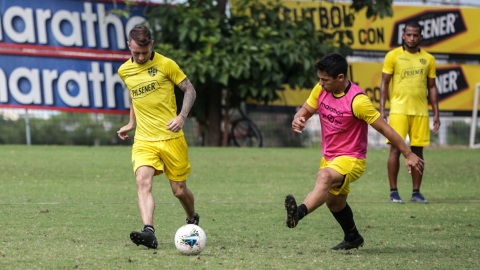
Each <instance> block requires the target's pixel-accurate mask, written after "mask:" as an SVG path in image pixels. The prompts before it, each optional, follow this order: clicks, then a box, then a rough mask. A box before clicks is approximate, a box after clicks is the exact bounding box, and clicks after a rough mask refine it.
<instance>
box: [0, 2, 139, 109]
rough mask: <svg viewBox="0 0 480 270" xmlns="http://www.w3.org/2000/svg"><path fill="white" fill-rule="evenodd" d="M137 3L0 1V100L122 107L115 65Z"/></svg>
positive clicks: (22, 104) (123, 52)
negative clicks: (119, 12) (122, 13)
mask: <svg viewBox="0 0 480 270" xmlns="http://www.w3.org/2000/svg"><path fill="white" fill-rule="evenodd" d="M145 7H146V6H145V5H133V6H130V10H129V11H130V13H131V16H130V17H129V18H125V17H119V16H117V15H115V14H114V13H113V12H111V11H112V10H113V9H115V8H116V9H118V10H123V9H125V8H126V6H125V4H124V3H123V2H120V1H116V2H114V1H80V0H78V1H75V0H43V1H36V0H16V1H4V2H2V5H0V18H1V23H0V55H1V57H2V61H0V107H16V108H36V109H55V110H64V111H79V112H108V113H122V114H123V113H128V109H129V102H128V89H126V88H125V86H124V84H123V82H122V80H121V79H120V77H119V76H118V74H117V69H118V68H119V67H120V65H121V64H122V63H124V62H125V61H126V60H127V59H129V58H130V52H129V50H128V46H127V39H128V32H129V31H130V30H131V29H132V28H133V27H134V26H135V25H137V24H141V23H143V22H144V21H145V20H146V19H145V16H144V12H145Z"/></svg>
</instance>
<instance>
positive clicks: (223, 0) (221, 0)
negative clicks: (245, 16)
mask: <svg viewBox="0 0 480 270" xmlns="http://www.w3.org/2000/svg"><path fill="white" fill-rule="evenodd" d="M227 1H228V0H217V12H218V13H220V15H225V11H226V7H227Z"/></svg>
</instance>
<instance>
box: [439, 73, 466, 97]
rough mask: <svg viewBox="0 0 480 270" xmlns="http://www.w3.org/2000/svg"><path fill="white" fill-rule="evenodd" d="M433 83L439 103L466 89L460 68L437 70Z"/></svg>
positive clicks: (464, 78)
mask: <svg viewBox="0 0 480 270" xmlns="http://www.w3.org/2000/svg"><path fill="white" fill-rule="evenodd" d="M435 82H436V84H437V90H438V100H439V101H440V100H443V99H446V98H449V97H451V96H453V95H456V94H458V93H460V92H461V91H463V90H466V89H468V82H467V79H466V77H465V74H464V73H463V70H462V68H461V67H452V68H438V69H437V78H435Z"/></svg>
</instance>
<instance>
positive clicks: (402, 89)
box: [380, 21, 440, 203]
mask: <svg viewBox="0 0 480 270" xmlns="http://www.w3.org/2000/svg"><path fill="white" fill-rule="evenodd" d="M421 33H422V29H421V26H420V25H419V24H418V23H417V22H414V21H411V22H408V23H407V24H406V25H405V29H404V32H403V41H404V45H403V46H402V47H398V48H397V49H394V50H392V51H390V52H389V53H388V54H387V55H386V56H385V63H384V66H383V69H382V83H381V86H380V115H381V116H382V117H383V119H384V120H385V121H387V114H386V113H385V102H386V100H387V94H388V87H389V84H390V81H391V80H392V79H393V83H392V96H391V100H390V119H389V124H390V126H391V127H392V128H394V129H395V131H397V133H398V134H400V136H402V138H403V139H404V140H405V138H406V137H407V134H408V135H409V138H410V148H411V150H412V152H413V153H415V154H416V155H417V156H419V157H420V158H422V159H423V147H424V146H427V145H429V144H430V127H429V118H428V102H427V88H428V96H429V99H430V104H431V106H432V109H433V113H434V116H433V130H432V131H433V132H436V131H437V130H438V129H439V127H440V118H439V115H438V91H437V86H436V84H435V77H436V73H435V69H436V64H435V58H434V57H433V56H432V55H431V54H429V53H427V52H425V51H424V50H421V49H420V48H419V47H418V44H419V43H420V41H421V40H422V38H423V36H422V34H421ZM387 143H390V141H389V140H388V139H387ZM399 157H400V151H399V150H398V148H397V147H395V146H394V145H391V146H390V156H389V157H388V179H389V182H390V201H391V202H395V203H403V200H402V199H401V197H400V195H399V193H398V189H397V177H398V170H399V160H398V159H399ZM422 175H423V171H422V173H420V172H417V171H413V172H412V182H413V192H412V198H411V200H410V201H412V202H419V203H427V200H425V198H424V197H423V195H422V194H421V193H420V185H421V183H422Z"/></svg>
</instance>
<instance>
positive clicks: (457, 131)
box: [447, 121, 480, 145]
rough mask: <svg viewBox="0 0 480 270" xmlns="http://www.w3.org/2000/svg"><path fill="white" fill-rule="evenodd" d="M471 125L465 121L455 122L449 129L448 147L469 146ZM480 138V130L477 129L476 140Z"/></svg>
mask: <svg viewBox="0 0 480 270" xmlns="http://www.w3.org/2000/svg"><path fill="white" fill-rule="evenodd" d="M470 130H471V126H470V124H467V123H465V122H464V121H453V122H452V123H451V124H450V125H448V128H447V144H448V145H469V144H470ZM479 138H480V129H479V128H478V127H477V128H476V131H475V139H477V141H478V139H479Z"/></svg>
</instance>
